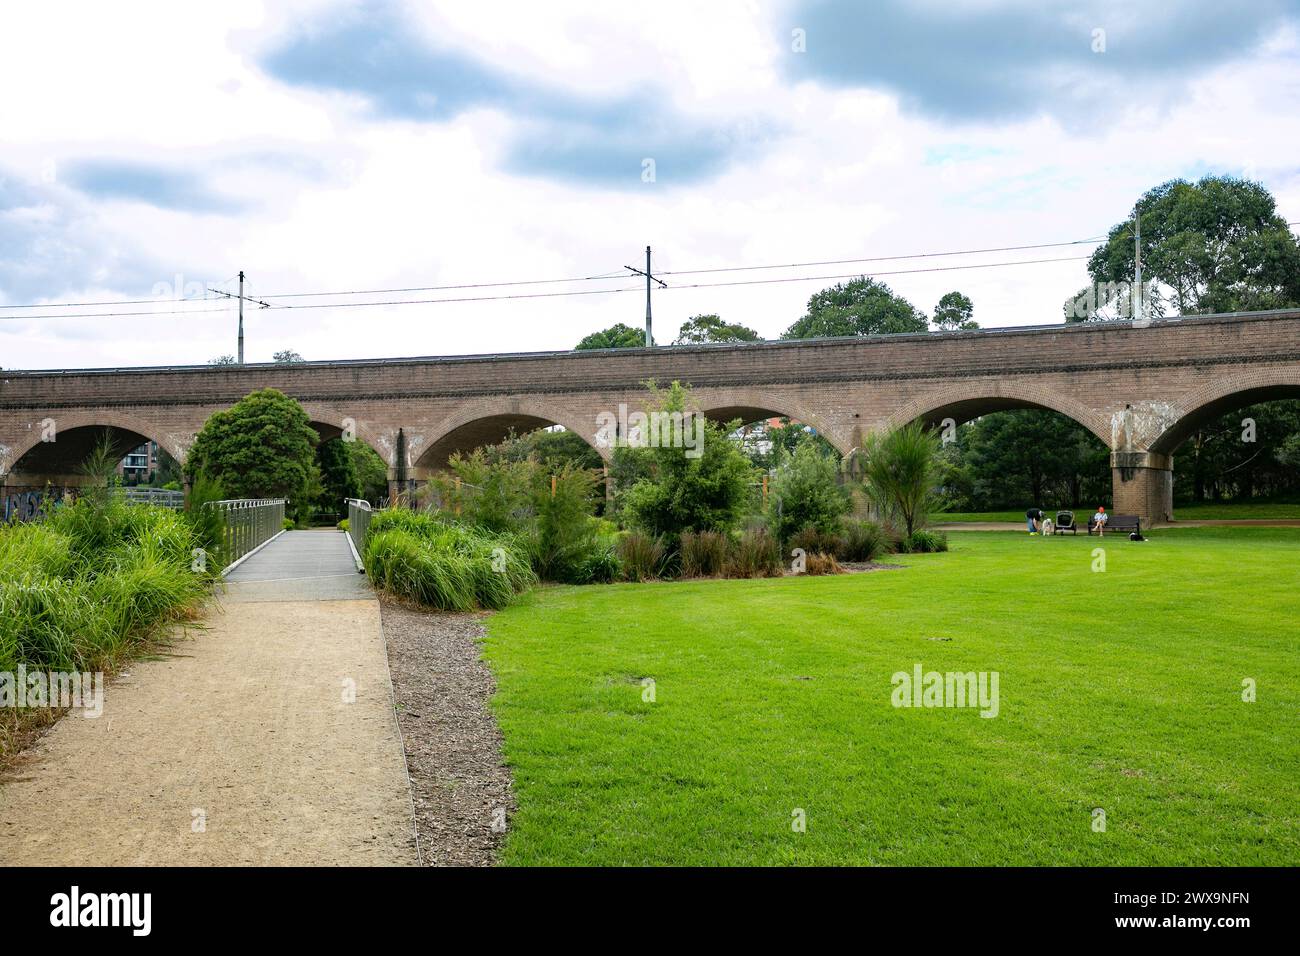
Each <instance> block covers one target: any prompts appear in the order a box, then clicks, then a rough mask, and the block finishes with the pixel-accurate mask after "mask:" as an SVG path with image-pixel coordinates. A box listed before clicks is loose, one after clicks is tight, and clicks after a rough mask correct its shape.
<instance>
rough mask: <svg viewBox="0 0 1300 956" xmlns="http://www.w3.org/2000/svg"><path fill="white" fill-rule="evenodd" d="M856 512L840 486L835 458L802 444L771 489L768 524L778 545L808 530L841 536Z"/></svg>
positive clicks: (811, 445)
mask: <svg viewBox="0 0 1300 956" xmlns="http://www.w3.org/2000/svg"><path fill="white" fill-rule="evenodd" d="M852 510H853V498H852V496H851V495H850V494H849V490H848V489H847V488H845V487H844V486H843V485H841V484H840V483H839V467H838V461H837V459H836V456H834V455H827V454H825V453H824V452H823V451H822V450H821V449H820V448H819V447H818V446H817V445H816V444H814V443H813V442H810V441H806V442H803V443H801V444H800V445H799V446H798V447H797V448H796V449H795V452H794V454H793V455H792V456H791V457H790V458H789V460H787V461H786V462H785V463H784V464H783V465H782V466H781V467H780V468H778V469H777V472H776V478H775V480H773V482H772V485H771V487H770V488H769V489H768V523H769V524H770V526H771V528H772V533H773V534H774V535H775V536H776V538H777V540H778V541H782V542H785V541H789V540H790V536H791V535H792V534H794V533H796V532H798V531H802V530H804V529H805V528H816V529H817V530H818V531H820V532H822V533H823V534H838V533H839V531H840V530H841V528H842V527H843V524H844V516H845V515H847V514H848V513H849V512H850V511H852Z"/></svg>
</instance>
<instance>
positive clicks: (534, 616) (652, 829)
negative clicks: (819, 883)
mask: <svg viewBox="0 0 1300 956" xmlns="http://www.w3.org/2000/svg"><path fill="white" fill-rule="evenodd" d="M952 545H953V550H952V551H951V552H949V553H947V554H936V555H912V556H903V557H899V558H898V559H897V561H898V562H899V563H902V564H905V565H906V568H905V569H903V570H898V571H885V572H877V573H872V574H857V575H844V576H837V577H825V578H787V579H777V580H759V581H707V582H694V583H662V584H641V585H631V584H629V585H614V586H604V587H601V586H595V587H585V588H573V587H557V588H548V589H543V590H540V591H536V592H533V593H532V594H531V595H529V596H528V597H526V598H525V599H524V600H523V602H522V603H521V604H519V605H517V606H515V607H512V608H510V609H508V610H506V611H504V612H501V613H499V614H497V615H495V616H494V617H493V618H491V620H490V622H489V634H488V638H487V641H486V644H485V651H486V655H487V658H488V660H489V661H490V663H491V665H492V667H493V670H494V671H495V673H496V675H497V680H498V685H499V686H498V694H497V696H496V698H495V700H494V707H495V710H496V713H497V716H498V718H499V720H500V723H501V727H502V729H503V731H504V734H505V749H506V756H507V759H508V761H509V762H510V764H511V766H512V768H513V771H514V774H515V785H516V789H517V794H518V801H519V809H518V813H517V815H516V816H515V817H513V818H512V821H511V832H510V836H509V838H508V840H507V843H506V848H505V854H504V861H505V862H506V863H511V864H597V865H602V864H715V863H716V864H783V863H799V864H908V865H910V864H929V865H936V864H938V865H942V864H1086V865H1093V864H1139V865H1143V864H1173V865H1181V864H1269V865H1280V864H1290V865H1294V864H1296V863H1298V862H1300V784H1298V781H1300V727H1298V726H1297V723H1298V721H1300V532H1297V531H1294V530H1290V529H1218V528H1215V529H1202V530H1194V529H1185V530H1178V531H1166V532H1162V533H1160V532H1158V533H1156V534H1154V535H1153V536H1152V537H1151V539H1150V540H1149V541H1147V542H1143V543H1134V542H1129V541H1128V540H1126V539H1122V538H1120V539H1116V540H1114V541H1110V540H1107V541H1106V542H1105V545H1104V546H1105V550H1106V560H1107V569H1106V571H1105V572H1104V573H1094V572H1093V571H1092V570H1091V564H1092V562H1093V557H1092V549H1093V548H1094V547H1096V546H1097V545H1098V542H1097V541H1096V540H1095V539H1088V538H1086V537H1082V536H1080V537H1077V538H1054V539H1051V538H1049V539H1044V538H1038V537H1033V538H1031V537H1030V536H1028V535H1007V534H998V533H979V532H975V533H970V534H964V535H959V536H956V537H955V538H953V539H952ZM918 662H919V663H921V664H922V665H923V666H924V668H925V669H926V670H927V671H928V670H932V669H933V670H937V671H943V672H946V671H997V672H998V674H999V697H1000V701H999V703H1000V712H999V714H998V716H997V717H995V718H992V719H985V718H981V717H980V716H979V714H978V712H977V711H976V710H974V709H955V708H946V709H943V708H935V709H923V708H895V707H893V706H892V705H891V692H892V690H893V687H892V685H891V675H892V674H894V673H895V672H897V671H907V672H910V671H911V670H912V668H913V665H914V664H915V663H918ZM646 677H650V678H653V680H654V682H655V687H654V690H655V698H656V699H655V701H654V702H653V703H650V702H645V701H644V700H643V693H644V691H643V687H642V684H641V681H642V679H643V678H646ZM1247 677H1249V678H1253V679H1254V680H1255V681H1256V684H1257V687H1258V700H1257V702H1254V703H1245V702H1243V701H1242V679H1243V678H1247ZM796 808H798V809H801V810H803V811H804V813H805V814H806V821H807V827H806V832H802V833H798V832H794V831H793V829H792V826H791V822H792V813H793V811H795V810H796ZM1094 808H1102V809H1104V810H1105V812H1106V830H1105V832H1094V830H1093V828H1092V811H1093V809H1094Z"/></svg>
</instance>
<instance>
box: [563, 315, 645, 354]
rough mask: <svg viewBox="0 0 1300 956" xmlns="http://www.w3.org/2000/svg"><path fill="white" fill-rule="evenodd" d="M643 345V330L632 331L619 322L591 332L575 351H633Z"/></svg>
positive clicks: (576, 346) (628, 326) (629, 327)
mask: <svg viewBox="0 0 1300 956" xmlns="http://www.w3.org/2000/svg"><path fill="white" fill-rule="evenodd" d="M642 345H645V329H634V328H632V326H630V325H625V324H624V323H622V322H620V323H618V324H617V325H611V326H610V327H609V328H607V329H601V330H600V331H599V332H592V333H591V334H590V335H588V336H587V337H586V338H584V339H583V340H582V341H581V342H579V343H578V344H577V345H575V346H574V348H575V349H579V350H586V349H633V348H637V347H638V346H642Z"/></svg>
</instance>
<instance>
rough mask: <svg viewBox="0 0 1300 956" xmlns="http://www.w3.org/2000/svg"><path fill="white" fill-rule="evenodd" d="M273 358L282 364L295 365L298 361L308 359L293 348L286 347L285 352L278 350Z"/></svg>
mask: <svg viewBox="0 0 1300 956" xmlns="http://www.w3.org/2000/svg"><path fill="white" fill-rule="evenodd" d="M271 359H272V360H273V361H275V362H277V363H278V364H280V365H293V364H295V363H297V362H305V361H306V359H304V358H303V357H302V355H300V354H299V353H298V352H295V351H294V350H293V349H285V350H284V351H283V352H276V353H275V354H274V355H273V356H271Z"/></svg>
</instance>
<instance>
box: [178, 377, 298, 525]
mask: <svg viewBox="0 0 1300 956" xmlns="http://www.w3.org/2000/svg"><path fill="white" fill-rule="evenodd" d="M318 440H319V439H318V436H317V435H316V431H315V430H314V429H313V428H312V427H311V421H310V419H309V418H308V417H307V413H306V412H305V411H303V409H302V406H301V405H299V404H298V403H297V402H296V401H295V400H294V399H292V398H290V397H289V396H287V395H285V394H284V393H283V392H281V391H278V390H276V389H274V388H264V389H261V390H259V391H256V392H250V393H249V394H248V395H246V396H244V397H243V398H241V399H240V400H239V401H238V402H236V403H235V404H234V405H232V406H231V407H230V408H227V409H225V410H223V411H219V412H214V413H213V414H212V415H211V416H210V417H209V418H208V420H207V421H206V422H205V423H204V425H203V428H202V429H200V430H199V434H198V436H197V437H196V438H195V439H194V445H193V446H192V447H191V448H190V453H189V456H188V457H187V459H186V461H185V474H186V476H187V477H189V478H190V480H193V479H194V478H195V477H196V476H199V475H202V476H204V477H206V478H209V479H213V480H215V481H218V482H220V484H221V487H222V489H223V490H224V491H225V493H226V494H227V495H228V496H229V497H231V498H288V499H290V500H291V501H292V502H293V504H294V505H295V507H296V508H298V509H301V508H302V507H304V506H306V505H307V504H308V503H309V502H310V501H312V500H313V499H315V498H316V497H317V495H318V493H319V488H320V473H319V469H318V467H317V464H316V443H317V441H318Z"/></svg>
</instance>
